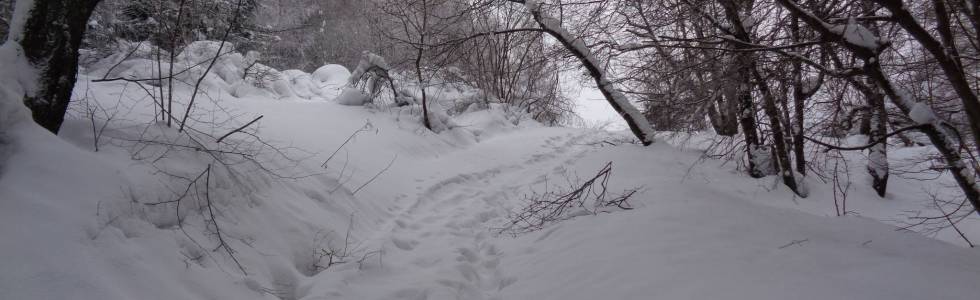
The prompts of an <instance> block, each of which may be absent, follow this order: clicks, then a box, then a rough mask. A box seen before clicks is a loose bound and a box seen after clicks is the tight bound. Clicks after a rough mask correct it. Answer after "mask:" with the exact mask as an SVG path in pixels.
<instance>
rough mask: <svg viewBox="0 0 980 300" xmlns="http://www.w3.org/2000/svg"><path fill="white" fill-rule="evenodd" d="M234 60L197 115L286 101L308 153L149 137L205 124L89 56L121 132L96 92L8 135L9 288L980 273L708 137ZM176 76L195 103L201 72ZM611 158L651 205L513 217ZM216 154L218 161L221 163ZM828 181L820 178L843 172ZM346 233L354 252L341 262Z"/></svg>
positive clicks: (458, 290) (40, 295) (388, 289)
mask: <svg viewBox="0 0 980 300" xmlns="http://www.w3.org/2000/svg"><path fill="white" fill-rule="evenodd" d="M243 57H244V56H243ZM134 64H135V63H134ZM111 65H113V64H105V66H103V67H102V68H101V70H103V72H104V70H105V69H106V68H109V67H107V66H111ZM153 65H154V64H144V65H143V66H144V67H152V66H153ZM234 65H235V62H234V61H230V62H227V63H224V64H223V65H222V66H224V67H228V69H227V71H228V72H227V74H228V75H226V76H218V75H216V76H217V78H212V79H213V80H208V81H207V84H206V85H205V86H207V89H205V90H204V91H205V92H206V93H207V97H206V98H204V99H206V101H201V102H199V104H198V105H200V106H196V107H195V109H194V111H195V115H194V118H192V122H194V123H193V124H196V128H200V129H199V130H201V131H213V132H214V134H215V135H221V134H223V133H225V132H227V131H228V129H227V128H235V127H237V126H239V125H242V124H245V123H246V122H248V121H249V120H251V119H253V117H256V116H259V115H261V116H263V118H262V119H261V120H260V121H259V122H258V123H257V126H255V127H253V128H254V129H255V130H254V131H249V132H251V133H254V134H255V135H258V136H261V137H262V138H263V140H262V141H264V142H267V143H268V144H269V145H275V146H277V149H279V150H281V151H282V152H286V154H287V155H286V156H285V158H284V157H283V156H282V155H279V153H278V152H276V151H270V150H269V149H268V148H264V149H265V151H260V152H255V153H257V154H255V157H258V158H259V159H260V160H261V161H262V162H263V163H265V165H263V166H266V167H270V168H269V169H262V168H257V167H255V165H253V164H250V163H247V162H245V163H240V164H235V165H231V166H222V164H220V163H217V162H215V161H214V159H213V157H210V156H208V155H207V154H203V153H200V151H195V150H186V149H183V150H181V149H174V147H173V146H169V147H167V146H165V145H156V144H154V145H146V144H147V143H153V142H159V141H161V139H163V140H165V141H183V140H181V139H178V138H173V137H175V136H178V135H177V134H176V131H175V130H174V129H172V128H171V129H168V128H166V126H165V125H164V124H162V123H152V122H151V121H150V120H152V119H153V115H154V114H153V112H154V109H155V108H154V105H153V104H152V103H153V102H152V101H151V100H149V99H148V98H147V97H146V96H145V92H144V91H143V90H141V89H139V88H138V87H137V86H135V85H133V84H129V83H126V82H121V81H116V82H101V83H99V82H92V81H91V80H92V79H98V78H102V77H103V74H104V73H99V71H98V70H100V69H99V68H93V69H92V70H91V71H90V72H88V73H86V74H85V76H81V77H80V82H79V85H78V86H77V89H76V97H77V98H78V99H79V100H78V101H77V103H76V105H75V107H84V103H90V105H96V104H100V105H101V107H103V108H106V110H110V108H111V109H115V110H118V111H121V113H119V114H117V115H115V117H114V118H112V121H110V122H109V125H107V126H106V128H107V129H106V130H105V131H104V132H102V133H101V138H100V141H101V144H100V145H101V146H100V151H98V152H95V151H94V147H93V136H94V135H95V134H93V130H92V128H93V127H92V124H91V123H90V120H89V119H88V118H85V117H84V116H86V115H85V114H84V113H76V114H75V115H73V116H71V117H70V118H69V121H68V122H67V123H66V125H65V127H64V128H63V130H62V133H61V136H60V137H58V136H53V135H51V134H49V133H47V132H45V131H43V130H42V129H40V128H39V127H37V126H33V125H29V124H28V125H24V126H22V127H20V129H16V130H12V131H9V132H6V133H5V136H4V138H5V139H8V140H9V139H12V140H16V141H17V143H16V144H15V145H16V147H14V148H12V150H5V151H9V155H10V156H9V158H7V159H6V161H4V162H3V163H2V164H0V166H2V168H3V170H2V172H3V173H0V176H2V177H0V257H2V259H0V299H65V298H71V299H597V298H607V299H650V298H657V299H661V298H662V299H704V298H725V299H931V298H935V299H974V298H975V296H976V295H977V294H978V293H980V286H977V285H976V282H977V281H978V280H980V253H977V252H976V251H974V250H971V249H966V248H962V247H958V246H954V245H951V244H948V243H944V242H941V241H937V240H934V239H929V238H927V237H924V236H921V235H919V234H916V233H910V232H899V231H896V230H895V228H894V227H891V226H889V225H885V224H882V223H879V222H877V221H873V220H870V219H865V218H863V217H855V216H848V217H830V216H827V214H828V213H827V211H826V210H820V209H817V208H814V207H824V208H825V207H826V205H827V203H829V205H832V203H833V202H831V201H832V200H830V199H828V198H827V194H821V193H814V195H813V196H812V197H810V198H807V199H797V200H798V203H802V204H793V203H794V202H793V200H792V199H793V197H792V193H790V192H789V191H786V190H783V189H782V188H778V185H775V184H772V182H769V181H771V179H763V180H755V179H750V178H747V177H746V176H743V175H741V174H739V173H738V172H736V171H734V170H732V167H731V166H729V165H724V164H722V163H721V162H718V161H710V160H709V161H707V162H703V163H701V164H694V163H695V162H696V161H698V159H699V155H698V153H697V152H694V151H687V150H681V149H678V148H675V147H672V146H669V145H666V144H656V145H653V146H651V147H640V146H637V145H633V144H619V145H616V146H611V145H610V144H609V143H605V142H604V141H616V140H620V139H621V137H620V136H617V135H615V134H610V133H607V132H602V131H593V130H584V129H569V128H548V127H542V126H540V125H537V124H535V123H534V122H531V121H527V120H526V119H524V120H521V119H515V118H514V115H513V114H511V113H505V111H504V110H503V109H501V108H493V109H490V110H467V112H465V113H461V114H456V115H453V116H451V118H452V119H451V120H450V121H451V122H450V123H452V124H453V126H452V127H451V128H448V129H447V130H445V131H442V132H440V133H438V134H437V133H432V132H430V131H427V130H424V129H423V128H421V127H420V125H419V124H420V122H419V119H418V116H417V114H413V113H412V110H411V107H409V108H390V107H379V106H367V107H362V106H345V105H339V104H337V103H335V102H334V101H333V100H331V99H332V97H334V96H336V95H337V94H338V93H339V90H338V89H337V87H327V86H326V85H325V84H324V83H325V82H327V81H329V80H324V79H323V78H330V77H331V76H323V77H321V76H318V75H317V74H314V75H312V76H311V75H306V74H305V73H302V72H299V71H297V72H282V74H284V75H285V74H287V73H292V74H291V75H289V78H293V79H296V78H299V79H297V80H288V81H285V82H280V84H278V85H269V86H267V87H266V88H256V87H255V86H254V85H253V84H252V83H249V82H245V83H242V82H232V81H235V79H233V78H238V77H237V76H238V75H239V73H238V72H239V71H243V70H244V67H242V66H244V65H246V64H239V65H238V66H239V67H232V66H234ZM164 68H166V67H164ZM331 68H335V67H331ZM143 71H145V70H144V69H140V68H134V69H130V70H128V71H127V72H143ZM335 71H336V72H330V73H332V74H336V73H343V72H341V71H337V70H336V69H335ZM324 72H325V71H324ZM191 73H193V72H191ZM218 74H219V75H220V73H218ZM144 75H152V72H148V73H146V74H144ZM321 75H322V74H321ZM279 78H280V79H281V78H284V77H279ZM304 78H305V79H304ZM219 79H220V80H219ZM330 80H337V79H335V78H333V79H330ZM343 81H344V80H337V81H335V82H343ZM276 86H278V88H277V87H276ZM297 86H305V87H306V88H305V91H306V92H305V93H303V92H296V90H297V89H300V88H297ZM301 90H303V89H301ZM236 91H238V92H236ZM239 92H240V93H239ZM175 93H176V94H177V95H178V96H180V97H178V98H177V99H182V100H181V101H185V100H183V99H186V98H187V97H186V96H187V95H188V93H189V90H188V89H186V87H185V88H181V89H178V90H175ZM290 93H292V94H290ZM3 101H8V99H3ZM88 101H92V102H88ZM6 104H9V103H5V105H6ZM180 105H181V104H180V103H178V104H177V106H180ZM89 107H91V106H89ZM83 111H84V110H83ZM180 111H182V110H180ZM105 115H106V116H109V115H111V114H105ZM101 122H104V119H101V120H100V121H98V122H97V124H98V126H96V128H100V127H101V124H102V123H101ZM209 124H210V125H212V126H206V125H209ZM214 124H222V125H214ZM515 124H516V125H515ZM359 130H360V131H359ZM96 132H98V130H96ZM355 132H359V133H356V136H355V137H354V138H353V139H351V142H348V143H346V144H345V141H346V140H347V139H348V137H349V136H351V135H352V134H354V133H355ZM164 138H170V139H164ZM230 139H233V140H236V141H245V142H249V143H242V144H237V145H239V146H240V147H245V148H247V147H252V146H254V144H256V140H254V139H251V137H250V136H249V135H245V134H237V135H233V136H232V137H230ZM202 144H203V145H204V146H207V147H210V146H215V145H214V144H212V143H210V142H207V141H205V142H202ZM258 144H261V143H258ZM613 144H617V143H616V142H613ZM263 145H264V144H263ZM207 147H205V148H207ZM215 147H216V146H215ZM5 149H10V148H9V147H5ZM233 149H235V148H233ZM338 149H339V150H338ZM250 153H251V152H250ZM328 158H329V161H328ZM325 161H326V163H324V162H325ZM607 162H612V165H613V172H612V177H611V178H610V189H611V191H614V192H618V191H620V190H622V189H628V188H637V187H639V188H640V191H639V192H638V193H637V194H635V195H634V196H633V197H632V198H631V200H630V203H631V204H632V205H633V206H634V207H635V209H633V210H630V211H617V212H612V213H601V214H598V215H587V216H581V217H577V218H574V219H571V220H567V221H564V222H560V223H557V224H552V225H549V226H547V227H546V228H544V229H543V230H540V231H536V232H532V233H528V234H523V235H519V236H517V237H513V236H511V235H507V234H503V235H500V234H496V233H497V232H498V231H497V230H494V228H498V227H500V226H503V225H504V224H506V223H507V220H508V216H509V215H510V213H511V212H513V211H516V210H519V209H520V208H521V207H522V206H523V205H524V201H523V199H524V196H525V195H527V194H530V193H532V192H534V191H542V190H543V189H545V188H546V187H548V188H558V186H561V185H563V183H564V182H565V180H566V178H573V177H575V176H576V175H577V176H579V177H589V176H592V175H593V174H595V172H596V171H597V170H598V169H599V168H601V167H602V166H603V165H604V164H606V163H607ZM209 164H211V165H212V166H213V168H215V169H214V170H215V171H214V173H213V174H212V173H202V170H208V169H206V168H208V167H207V166H208V165H209ZM323 165H325V166H326V167H325V168H324V167H322V166H323ZM389 165H390V167H389ZM692 165H693V166H692ZM269 170H273V171H275V172H274V173H273V174H275V175H271V174H270V172H269ZM382 170H384V171H383V172H381V171H382ZM199 174H206V176H207V177H205V179H206V180H207V182H205V183H202V184H198V185H197V186H195V187H194V190H195V191H201V193H195V194H193V196H191V197H188V198H187V199H186V200H182V201H183V202H180V204H179V207H178V205H177V203H163V204H155V205H150V204H148V203H159V202H166V201H170V200H173V199H175V198H177V197H178V195H180V194H181V193H182V192H183V191H184V188H186V187H187V186H188V183H189V182H192V180H193V179H194V178H195V176H198V175H199ZM377 174H380V175H378V176H377V177H375V175H377ZM767 180H768V181H767ZM811 184H812V186H811V191H816V190H820V189H824V188H825V187H824V186H822V185H820V184H819V183H816V182H814V183H811ZM773 187H777V188H773ZM204 191H206V193H205V192H204ZM858 198H860V199H857V200H852V201H854V202H858V203H859V202H860V201H862V200H861V199H863V198H861V197H858ZM903 201H905V200H903ZM211 203H213V205H211ZM796 206H801V207H803V208H804V209H803V210H804V211H809V212H811V213H806V212H801V211H800V210H798V209H793V208H794V207H796ZM209 209H212V210H213V213H209ZM821 211H822V212H823V213H821ZM830 212H832V210H830ZM216 225H217V226H216ZM216 227H220V231H221V234H222V236H221V237H219V236H218V235H217V232H218V231H219V230H218V228H216ZM222 239H223V240H224V243H225V244H226V245H227V246H229V248H228V249H232V251H228V250H227V249H226V248H222V247H221V241H222ZM327 252H332V253H333V254H334V257H335V258H336V260H337V261H341V263H338V264H334V265H329V263H328V261H327V259H328V257H329V256H327V255H326V254H325V253H327ZM229 253H233V255H230V254H229ZM236 260H237V262H238V263H236ZM239 264H240V265H241V266H242V269H243V270H240V269H239V267H238V265H239Z"/></svg>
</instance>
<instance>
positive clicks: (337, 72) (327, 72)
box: [313, 64, 351, 86]
mask: <svg viewBox="0 0 980 300" xmlns="http://www.w3.org/2000/svg"><path fill="white" fill-rule="evenodd" d="M350 75H351V73H350V71H349V70H347V68H345V67H344V66H341V65H334V64H330V65H324V66H322V67H319V68H317V69H316V71H313V78H316V79H317V80H319V81H320V82H322V83H324V84H327V85H331V86H338V85H343V84H345V83H347V78H350Z"/></svg>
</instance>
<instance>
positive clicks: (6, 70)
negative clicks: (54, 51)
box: [0, 41, 37, 171]
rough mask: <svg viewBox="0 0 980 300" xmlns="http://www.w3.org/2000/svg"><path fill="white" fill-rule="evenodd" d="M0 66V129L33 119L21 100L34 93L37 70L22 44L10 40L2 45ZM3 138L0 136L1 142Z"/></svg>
mask: <svg viewBox="0 0 980 300" xmlns="http://www.w3.org/2000/svg"><path fill="white" fill-rule="evenodd" d="M0 66H3V70H0V129H3V128H10V127H13V126H16V125H18V124H19V123H24V122H28V121H31V119H30V118H31V117H30V112H29V111H28V110H27V108H26V107H24V105H23V104H22V103H21V101H23V99H24V96H25V95H31V94H33V93H34V91H33V90H34V89H35V88H36V87H35V84H36V83H35V81H34V78H35V76H37V75H36V73H37V71H36V70H35V69H34V68H33V67H32V66H31V65H30V63H29V62H27V57H25V56H24V49H22V48H21V47H20V44H18V43H16V42H9V41H8V42H6V43H4V44H3V45H0ZM0 135H3V133H2V132H0ZM2 139H3V137H2V136H0V143H2ZM0 159H2V157H0ZM2 165H3V164H2V162H0V166H2ZM0 171H2V169H0Z"/></svg>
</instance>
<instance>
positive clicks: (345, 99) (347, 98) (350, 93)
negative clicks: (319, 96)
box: [334, 87, 371, 106]
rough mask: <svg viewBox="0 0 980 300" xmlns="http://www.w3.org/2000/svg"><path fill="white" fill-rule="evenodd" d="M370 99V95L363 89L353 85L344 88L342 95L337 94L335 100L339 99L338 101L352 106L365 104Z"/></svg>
mask: <svg viewBox="0 0 980 300" xmlns="http://www.w3.org/2000/svg"><path fill="white" fill-rule="evenodd" d="M370 100H371V96H370V95H367V94H365V93H364V92H361V90H359V89H356V88H352V87H346V88H344V90H343V91H342V92H340V96H337V98H336V99H334V101H337V103H339V104H341V105H351V106H360V105H364V104H365V103H367V102H368V101H370Z"/></svg>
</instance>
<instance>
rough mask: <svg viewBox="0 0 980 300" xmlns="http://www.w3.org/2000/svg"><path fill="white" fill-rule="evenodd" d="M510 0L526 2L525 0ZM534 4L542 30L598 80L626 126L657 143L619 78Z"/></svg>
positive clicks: (642, 139) (642, 138)
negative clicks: (617, 82)
mask: <svg viewBox="0 0 980 300" xmlns="http://www.w3.org/2000/svg"><path fill="white" fill-rule="evenodd" d="M507 1H510V2H514V3H520V4H525V1H524V0H507ZM533 3H535V5H534V7H529V8H528V12H529V13H530V14H531V16H532V17H533V18H534V21H535V22H537V23H538V25H539V26H541V30H542V31H544V32H545V33H547V34H548V35H550V36H551V37H553V38H555V39H556V40H558V42H559V43H560V44H561V45H562V46H563V47H564V48H565V49H566V50H568V52H571V53H572V55H573V56H575V58H577V59H578V60H579V61H580V62H581V63H582V66H584V67H585V69H586V70H587V71H588V72H589V76H591V77H592V79H593V80H594V81H595V83H596V87H597V88H598V89H599V92H601V93H602V96H603V97H604V98H606V101H608V102H609V105H610V106H612V108H613V110H615V111H616V113H618V114H619V115H620V116H621V117H623V120H625V121H626V125H627V126H629V128H630V131H632V132H633V135H634V136H636V139H637V140H639V141H640V143H641V144H643V145H644V146H649V145H651V144H653V141H654V136H653V135H654V132H653V127H651V126H650V123H649V122H648V121H647V119H646V116H644V115H643V114H641V113H640V112H639V111H638V110H637V109H636V107H634V106H633V105H632V104H631V103H629V101H628V99H626V96H625V95H623V93H622V92H620V91H619V90H618V89H616V87H615V81H614V80H612V79H611V78H608V77H607V76H606V73H605V72H604V71H603V69H602V68H601V66H600V65H599V62H598V61H596V60H595V57H594V56H593V55H592V53H591V52H589V51H590V50H589V49H588V48H586V47H585V44H584V43H583V42H582V40H580V39H577V38H573V37H571V36H568V33H567V32H566V31H565V29H564V28H561V27H560V25H561V24H560V23H559V22H558V19H555V18H552V17H551V16H549V15H547V14H546V13H545V12H544V11H543V9H542V8H541V6H540V3H537V2H533Z"/></svg>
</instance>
